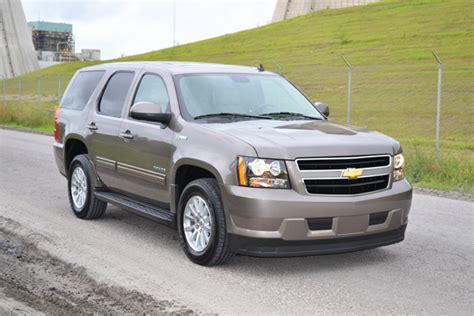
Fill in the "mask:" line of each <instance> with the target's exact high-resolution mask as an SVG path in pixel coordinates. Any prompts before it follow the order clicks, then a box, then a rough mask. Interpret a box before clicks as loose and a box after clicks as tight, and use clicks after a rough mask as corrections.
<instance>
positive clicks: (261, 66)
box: [257, 64, 265, 72]
mask: <svg viewBox="0 0 474 316" xmlns="http://www.w3.org/2000/svg"><path fill="white" fill-rule="evenodd" d="M257 70H258V71H260V72H263V71H265V68H264V67H263V64H260V66H258V68H257Z"/></svg>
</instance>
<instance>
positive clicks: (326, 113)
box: [314, 102, 329, 117]
mask: <svg viewBox="0 0 474 316" xmlns="http://www.w3.org/2000/svg"><path fill="white" fill-rule="evenodd" d="M314 106H315V107H316V109H318V111H319V112H321V113H323V115H324V116H325V117H328V116H329V105H327V104H326V103H322V102H314Z"/></svg>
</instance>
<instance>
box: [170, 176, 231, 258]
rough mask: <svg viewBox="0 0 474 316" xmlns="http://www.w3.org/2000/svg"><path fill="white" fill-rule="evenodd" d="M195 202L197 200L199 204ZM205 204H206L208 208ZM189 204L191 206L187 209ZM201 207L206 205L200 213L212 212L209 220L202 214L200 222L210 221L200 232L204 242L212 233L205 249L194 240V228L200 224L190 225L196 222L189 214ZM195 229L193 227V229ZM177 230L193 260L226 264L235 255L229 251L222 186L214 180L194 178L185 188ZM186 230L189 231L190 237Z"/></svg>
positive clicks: (179, 210)
mask: <svg viewBox="0 0 474 316" xmlns="http://www.w3.org/2000/svg"><path fill="white" fill-rule="evenodd" d="M188 203H189V204H192V205H193V206H194V208H191V207H190V205H189V204H188ZM195 203H197V205H198V206H197V207H196V204H195ZM203 205H207V209H206V208H205V207H203ZM187 206H189V207H188V208H187ZM200 207H201V209H203V208H204V211H202V212H201V214H209V215H210V216H209V220H207V219H206V216H205V215H204V216H202V217H200V219H201V220H202V222H200V223H201V224H202V223H207V224H209V225H206V224H202V225H201V235H202V236H204V237H202V238H203V240H204V241H205V240H206V236H207V235H210V236H209V239H208V242H207V244H206V247H204V249H197V248H199V247H196V244H195V243H193V239H194V238H193V237H192V234H193V233H195V231H196V228H195V227H196V225H199V223H196V225H190V223H193V222H196V221H192V220H191V219H190V216H189V215H190V213H193V212H192V211H191V210H192V209H194V210H196V209H200ZM204 219H206V220H204ZM209 226H210V229H209ZM186 227H187V228H186ZM193 228H194V230H192V229H193ZM190 229H191V230H190ZM178 232H179V239H180V242H181V246H182V247H183V250H184V253H185V254H186V256H187V257H188V258H189V259H190V260H191V261H192V262H194V263H197V264H199V265H203V266H214V265H220V264H224V263H227V262H228V261H229V260H230V259H231V258H232V256H233V253H232V251H231V250H230V247H229V239H228V237H227V230H226V223H225V213H224V207H223V205H222V201H221V198H220V190H219V186H218V184H217V181H216V180H215V179H207V178H206V179H198V180H194V181H192V182H191V183H189V184H188V185H187V186H186V188H185V189H184V190H183V193H182V194H181V197H180V199H179V205H178ZM186 233H188V237H187V236H186ZM197 234H199V232H198V233H197ZM190 236H191V237H190ZM197 239H199V237H197ZM204 243H205V242H204ZM193 244H194V246H193ZM198 245H199V243H198ZM201 246H202V244H201Z"/></svg>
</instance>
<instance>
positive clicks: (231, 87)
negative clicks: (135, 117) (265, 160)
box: [175, 74, 323, 120]
mask: <svg viewBox="0 0 474 316" xmlns="http://www.w3.org/2000/svg"><path fill="white" fill-rule="evenodd" d="M175 81H176V86H177V90H178V95H179V99H180V106H181V112H182V115H183V117H184V118H185V119H186V120H194V119H200V118H209V117H213V118H216V117H219V114H224V115H227V116H229V114H235V115H233V116H232V117H233V118H239V119H255V118H256V117H257V118H258V116H260V115H261V116H265V118H266V119H268V118H269V115H270V116H271V117H272V118H274V119H283V118H284V119H285V120H288V119H289V120H292V119H323V116H322V115H321V114H320V113H319V112H318V111H317V110H316V109H315V108H314V106H313V104H311V102H310V101H308V99H306V97H305V96H304V95H302V94H301V92H299V91H298V90H297V89H296V88H295V87H294V86H293V85H292V84H291V83H289V82H288V81H287V80H285V79H284V78H282V77H279V76H276V75H275V76H271V75H258V74H184V75H178V76H175ZM216 114H217V115H216ZM295 114H296V115H295ZM224 115H221V116H224Z"/></svg>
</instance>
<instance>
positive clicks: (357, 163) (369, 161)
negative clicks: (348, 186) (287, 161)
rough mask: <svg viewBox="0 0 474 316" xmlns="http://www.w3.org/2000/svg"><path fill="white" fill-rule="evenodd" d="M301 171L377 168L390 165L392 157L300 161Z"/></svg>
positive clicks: (309, 159) (298, 161)
mask: <svg viewBox="0 0 474 316" xmlns="http://www.w3.org/2000/svg"><path fill="white" fill-rule="evenodd" d="M297 163H298V168H299V170H300V171H311V170H344V169H348V168H358V169H364V168H377V167H387V166H389V165H390V156H367V157H335V158H308V159H298V160H297Z"/></svg>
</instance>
